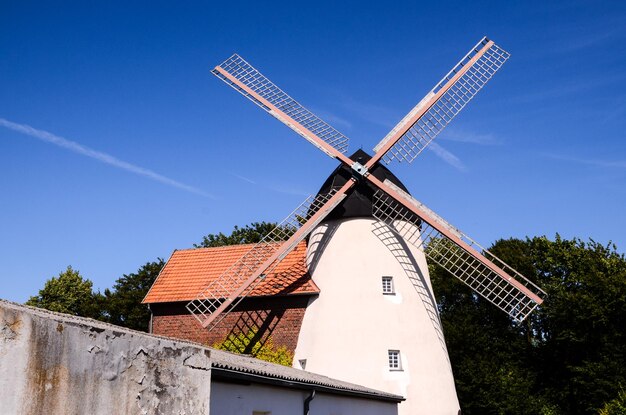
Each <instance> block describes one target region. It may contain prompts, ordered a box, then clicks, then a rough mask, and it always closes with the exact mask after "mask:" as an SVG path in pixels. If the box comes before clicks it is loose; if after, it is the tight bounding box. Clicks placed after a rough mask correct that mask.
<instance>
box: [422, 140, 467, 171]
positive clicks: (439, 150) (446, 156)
mask: <svg viewBox="0 0 626 415" xmlns="http://www.w3.org/2000/svg"><path fill="white" fill-rule="evenodd" d="M427 148H428V149H429V150H430V151H432V152H433V153H435V155H436V156H437V157H439V158H440V159H442V160H443V161H445V162H446V163H448V164H449V165H451V166H452V167H454V168H455V169H457V170H459V171H465V170H466V169H465V165H464V164H463V162H462V161H461V160H460V159H459V158H458V157H457V156H455V155H454V154H452V153H451V152H449V151H448V150H446V149H445V148H443V147H441V146H440V145H439V144H437V143H435V142H434V141H433V142H431V143H430V145H429V146H428V147H427Z"/></svg>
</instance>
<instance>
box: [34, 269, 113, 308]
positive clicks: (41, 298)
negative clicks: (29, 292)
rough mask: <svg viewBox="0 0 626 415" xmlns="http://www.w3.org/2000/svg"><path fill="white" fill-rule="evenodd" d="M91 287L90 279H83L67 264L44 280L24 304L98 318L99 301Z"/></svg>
mask: <svg viewBox="0 0 626 415" xmlns="http://www.w3.org/2000/svg"><path fill="white" fill-rule="evenodd" d="M92 287H93V284H92V282H91V281H90V280H88V279H87V280H86V279H83V277H82V276H81V275H80V273H79V272H78V271H76V270H74V269H72V267H71V266H68V267H67V269H66V270H65V271H64V272H62V273H60V274H59V275H58V276H57V277H52V278H50V279H49V280H48V281H46V284H45V285H44V287H43V288H42V289H41V290H39V294H38V295H36V296H32V297H30V298H29V299H28V301H26V305H30V306H33V307H39V308H45V309H47V310H50V311H56V312H59V313H66V314H72V315H75V316H85V317H92V318H99V317H101V314H100V308H99V307H98V304H99V303H100V301H99V298H98V294H95V293H94V292H93V290H92Z"/></svg>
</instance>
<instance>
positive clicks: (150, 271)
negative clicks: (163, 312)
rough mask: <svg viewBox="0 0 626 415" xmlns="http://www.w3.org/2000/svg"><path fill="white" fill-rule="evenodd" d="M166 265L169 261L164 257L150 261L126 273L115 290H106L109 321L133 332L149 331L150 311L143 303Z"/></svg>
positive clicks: (106, 309)
mask: <svg viewBox="0 0 626 415" xmlns="http://www.w3.org/2000/svg"><path fill="white" fill-rule="evenodd" d="M164 265H165V261H163V259H161V258H158V259H157V260H156V261H154V262H147V263H146V264H144V265H143V266H141V267H140V268H139V269H138V270H137V272H135V273H132V274H124V276H122V277H121V278H119V279H117V281H115V284H114V285H113V287H112V289H111V290H110V289H108V288H107V289H105V290H104V301H103V308H104V310H103V313H104V315H105V318H106V321H108V322H109V323H112V324H115V325H118V326H122V327H127V328H129V329H133V330H141V331H147V330H148V325H149V323H150V311H149V310H148V307H147V306H146V305H145V304H141V301H142V300H143V299H144V297H145V296H146V294H147V293H148V290H149V289H150V287H152V284H153V283H154V281H155V280H156V278H157V276H158V275H159V273H160V272H161V270H162V269H163V266H164Z"/></svg>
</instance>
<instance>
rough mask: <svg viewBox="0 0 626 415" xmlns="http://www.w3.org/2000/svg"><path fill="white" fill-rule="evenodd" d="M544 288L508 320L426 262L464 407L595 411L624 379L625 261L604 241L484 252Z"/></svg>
mask: <svg viewBox="0 0 626 415" xmlns="http://www.w3.org/2000/svg"><path fill="white" fill-rule="evenodd" d="M490 251H492V252H493V253H494V254H496V255H497V256H499V257H500V258H502V259H503V260H504V261H505V262H507V263H509V264H510V265H511V266H513V267H514V268H516V269H517V270H519V271H520V272H521V273H522V274H524V275H525V276H526V277H528V278H529V279H531V280H532V281H534V282H536V283H537V284H538V285H539V286H541V287H542V288H543V289H544V290H545V291H546V292H547V294H548V296H547V298H546V301H545V302H544V304H543V305H542V306H541V307H539V308H538V309H537V310H536V311H535V312H534V313H533V314H532V315H531V316H530V317H529V318H528V319H527V320H526V321H524V322H523V323H521V324H517V323H514V322H512V321H510V320H509V319H508V317H507V316H506V315H504V313H502V312H501V311H499V310H498V309H497V308H496V307H494V306H492V305H491V304H488V303H487V301H486V300H483V299H482V298H481V297H478V296H476V295H475V294H473V293H472V292H471V290H470V289H469V288H467V287H466V286H464V285H463V284H462V283H460V282H458V281H457V280H456V279H455V278H454V277H452V276H450V275H447V272H446V271H444V270H442V269H440V268H438V267H432V272H431V278H432V281H433V287H434V290H435V294H436V296H437V298H438V303H439V307H440V311H441V318H442V323H443V325H444V332H445V335H446V342H447V344H448V350H449V352H450V359H451V363H452V367H453V371H454V374H455V381H456V384H457V392H458V394H459V399H460V401H461V406H462V408H463V412H464V414H470V415H471V414H500V413H507V414H526V413H531V414H532V413H551V414H594V413H597V411H598V410H599V409H600V408H602V406H603V405H604V403H605V402H608V401H609V400H610V399H613V398H614V397H615V396H617V394H618V388H619V385H620V384H624V380H625V377H626V358H625V355H624V344H626V343H625V341H626V339H625V338H624V329H623V327H625V322H624V315H626V260H625V259H624V256H623V255H622V254H618V253H617V252H616V248H615V246H614V245H612V244H608V245H601V244H598V243H596V242H594V241H590V242H588V243H585V242H583V241H581V240H580V239H572V240H564V239H562V238H561V237H560V236H558V235H557V236H556V238H555V240H554V241H550V240H548V239H547V238H545V237H535V238H532V239H530V238H527V239H526V240H525V241H524V240H519V239H508V240H500V241H497V242H496V243H495V244H494V246H492V248H491V249H490Z"/></svg>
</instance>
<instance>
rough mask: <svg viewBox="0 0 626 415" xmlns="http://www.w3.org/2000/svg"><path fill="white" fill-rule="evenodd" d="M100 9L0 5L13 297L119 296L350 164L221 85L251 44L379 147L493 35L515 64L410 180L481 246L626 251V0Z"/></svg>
mask: <svg viewBox="0 0 626 415" xmlns="http://www.w3.org/2000/svg"><path fill="white" fill-rule="evenodd" d="M88 3H91V2H29V1H2V0H0V57H1V58H0V194H1V196H0V259H1V261H2V266H1V267H0V281H2V285H1V288H0V298H5V299H9V300H13V301H19V302H21V301H25V300H26V299H27V298H28V297H29V296H31V295H34V294H36V293H37V291H38V290H39V289H40V288H42V287H43V284H44V282H45V281H46V280H47V279H48V278H50V277H52V276H55V275H57V274H58V273H59V272H61V271H63V270H64V269H65V268H66V267H67V266H68V265H72V267H74V268H75V269H78V270H79V271H80V272H81V273H82V274H83V276H84V277H86V278H89V279H91V280H92V281H93V282H94V286H95V287H96V288H97V289H101V290H102V289H104V288H107V287H110V286H111V285H112V284H113V283H114V281H115V280H116V279H117V278H119V277H121V276H122V275H123V274H125V273H131V272H134V271H136V270H137V269H138V268H139V267H140V266H141V265H143V264H144V263H146V262H148V261H153V260H155V259H156V258H157V257H162V258H165V259H167V258H168V257H169V255H170V254H171V252H172V251H173V250H174V249H180V248H188V247H191V246H192V245H193V243H197V242H199V241H200V240H201V239H202V236H203V235H205V234H207V233H217V232H220V231H221V232H230V230H231V229H232V227H233V226H234V225H245V224H248V223H250V222H253V221H261V220H265V221H277V220H281V219H282V218H283V217H285V216H286V215H287V214H288V213H289V212H291V210H292V209H293V208H294V207H295V206H296V205H298V204H299V203H300V202H301V201H302V200H303V199H304V198H305V197H306V196H307V195H309V194H311V193H315V192H316V191H317V190H318V188H319V186H320V185H321V183H322V182H323V181H324V179H325V178H326V177H327V176H328V174H329V173H330V172H331V171H332V170H333V169H334V168H335V167H336V165H337V162H336V161H334V160H332V159H330V158H328V157H327V156H325V155H324V154H322V153H321V152H320V151H319V150H317V149H316V148H314V147H313V146H311V145H310V144H309V143H307V142H306V141H304V140H303V139H302V138H300V137H299V136H297V135H296V134H295V133H293V132H292V131H291V130H290V129H288V128H286V127H285V126H283V125H282V124H280V123H279V122H277V121H276V120H274V119H273V118H271V117H269V116H268V115H267V114H265V113H264V112H263V111H261V110H260V109H259V108H257V107H256V106H254V105H252V104H251V103H250V102H249V101H247V100H245V99H244V98H242V97H241V96H240V95H238V94H237V93H235V92H234V91H233V90H231V89H230V88H228V87H226V86H225V85H224V84H223V83H222V82H220V81H219V80H218V79H217V78H215V77H214V76H212V75H211V74H210V72H209V70H210V68H212V67H213V66H215V65H217V64H218V63H220V62H221V61H223V60H224V59H225V58H227V57H228V56H230V55H231V54H232V53H233V52H237V53H239V54H241V55H242V56H243V57H244V58H246V59H247V60H248V61H250V62H251V63H252V64H253V65H255V66H256V67H257V68H258V69H260V70H261V71H262V72H263V73H264V74H265V75H266V76H268V77H269V78H270V79H272V80H273V81H274V82H276V83H277V84H278V85H279V86H281V87H282V88H283V89H284V90H285V91H286V92H287V93H289V94H290V95H292V96H293V97H294V98H295V99H297V100H299V101H300V102H301V103H302V104H304V105H305V106H306V107H308V108H309V109H310V110H312V111H313V112H315V113H316V114H317V115H318V116H320V117H321V118H323V119H325V120H326V121H328V122H329V123H330V124H332V125H333V126H334V127H336V128H337V129H338V130H340V131H341V132H343V133H344V134H345V135H347V136H348V137H350V139H351V141H350V149H349V152H350V153H351V152H352V151H354V150H356V149H358V148H359V147H362V148H363V149H365V150H366V151H368V152H369V151H371V149H372V148H373V147H374V146H375V145H376V143H377V142H378V141H379V140H380V139H381V138H382V137H383V136H384V135H385V134H386V133H387V131H388V130H390V129H391V128H392V127H393V126H394V125H395V123H396V122H397V121H398V120H399V119H400V118H402V117H403V116H404V114H405V113H406V112H408V111H409V110H410V109H411V108H412V107H413V106H414V105H415V104H416V103H417V102H418V101H419V100H420V99H421V98H422V97H423V96H424V95H425V94H426V93H427V92H428V91H429V90H430V89H431V88H432V87H433V86H434V84H435V83H436V82H437V81H438V80H439V79H440V78H441V77H442V76H443V75H444V74H445V73H446V72H447V71H448V70H449V69H450V68H451V67H452V66H453V65H454V64H455V63H456V62H457V61H458V60H459V59H460V58H461V57H462V56H463V54H465V53H466V52H467V50H468V49H469V48H470V47H471V46H473V45H474V44H475V43H476V42H477V41H478V40H479V39H480V38H481V37H482V36H484V35H487V36H489V37H490V38H491V39H493V40H495V41H496V43H498V44H499V45H500V46H502V47H503V48H504V49H506V50H508V51H509V52H511V54H512V57H511V59H510V60H509V61H508V62H507V64H506V65H505V66H504V67H503V68H502V70H501V71H500V72H499V73H498V74H496V76H495V77H494V79H493V80H492V81H491V82H490V83H489V84H488V85H487V86H486V87H485V88H484V89H483V91H481V93H480V94H479V95H478V96H477V97H476V98H475V99H474V101H473V102H471V103H470V105H469V106H468V107H467V108H466V109H465V110H463V112H462V113H461V114H460V115H459V116H458V117H457V118H456V119H455V120H454V121H453V122H452V123H451V124H450V126H449V127H448V129H447V130H445V131H444V133H443V134H442V135H441V136H440V137H438V138H437V143H438V145H439V146H438V147H436V148H435V150H436V151H427V152H425V153H424V154H422V155H420V156H419V158H418V159H417V160H415V162H414V163H413V164H411V165H408V166H407V165H397V164H394V165H392V166H391V168H392V170H393V171H394V172H395V173H396V175H397V176H398V177H399V178H400V179H401V180H402V181H403V182H404V184H405V185H406V186H407V187H408V188H409V189H410V190H411V192H412V194H413V195H414V196H415V197H416V198H417V199H419V200H421V201H422V202H424V203H425V204H426V205H428V206H429V207H431V208H432V209H434V210H435V211H436V212H438V213H439V214H440V215H442V216H443V217H444V218H446V219H448V220H449V221H450V222H451V223H453V224H454V225H456V226H457V227H459V228H460V229H462V230H463V231H465V232H466V233H467V234H468V235H470V236H471V237H473V238H474V239H476V240H477V241H478V242H480V243H482V244H483V245H486V246H488V245H490V244H491V243H492V242H493V241H495V240H496V239H498V238H506V237H511V236H513V237H525V236H527V235H528V236H535V235H547V236H549V237H553V236H554V234H555V233H556V232H559V233H560V234H561V235H563V236H565V237H568V238H569V237H574V236H576V237H581V238H583V239H587V238H593V239H595V240H597V241H599V242H602V243H606V242H608V241H610V240H612V241H614V242H615V243H616V244H617V246H618V250H619V251H621V252H624V251H625V250H626V214H625V211H626V209H625V206H626V140H625V138H626V137H625V136H626V132H625V131H626V6H625V5H624V3H623V2H619V1H616V2H599V1H561V2H415V1H411V2H404V3H403V2H380V3H367V2H324V1H317V2H306V3H303V4H299V3H297V2H289V3H285V4H279V3H278V2H233V3H232V4H231V3H229V2H211V3H210V2H205V3H200V2H177V4H174V3H173V2H171V3H168V2H145V3H140V2H115V1H111V2H106V4H104V5H101V6H98V7H96V6H94V5H93V4H88Z"/></svg>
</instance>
